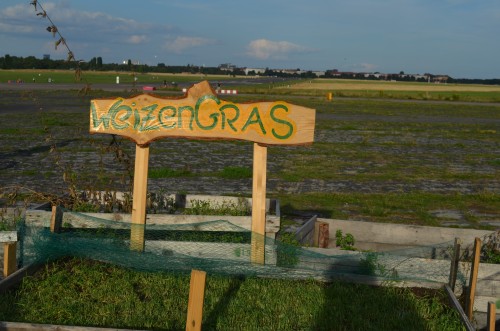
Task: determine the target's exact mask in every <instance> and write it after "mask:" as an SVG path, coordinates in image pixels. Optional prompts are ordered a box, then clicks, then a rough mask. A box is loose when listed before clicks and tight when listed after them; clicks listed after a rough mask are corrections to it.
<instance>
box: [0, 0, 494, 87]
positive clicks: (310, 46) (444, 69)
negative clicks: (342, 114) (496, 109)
mask: <svg viewBox="0 0 500 331" xmlns="http://www.w3.org/2000/svg"><path fill="white" fill-rule="evenodd" d="M31 1H32V0H18V1H14V0H1V2H0V55H4V54H10V55H15V56H28V55H35V56H36V57H41V56H42V55H43V54H50V55H51V57H52V58H53V59H59V58H61V59H63V58H66V51H65V50H64V48H63V47H59V49H58V50H55V47H54V42H55V41H56V39H53V38H52V34H51V33H49V32H47V31H46V30H45V29H46V27H47V26H49V24H48V21H47V20H46V19H43V18H41V17H39V16H36V12H35V10H34V7H33V6H31V5H30V4H29V3H30V2H31ZM41 4H42V6H43V7H44V9H45V10H46V11H47V13H48V15H49V16H50V17H51V18H52V20H53V21H54V23H55V25H56V26H57V27H58V28H59V30H60V32H61V33H62V35H63V36H64V37H65V38H66V40H67V43H68V45H69V47H70V48H71V49H72V50H73V52H74V53H75V56H76V58H77V59H83V60H86V61H88V60H90V59H91V58H92V57H94V56H101V57H102V58H103V61H104V62H121V61H123V60H127V59H132V60H138V61H140V62H141V63H146V64H150V65H155V64H157V63H160V62H161V63H165V64H167V65H186V64H195V65H205V66H217V65H219V64H221V63H228V62H230V63H233V64H235V65H237V66H241V67H243V66H246V67H256V68H265V67H269V68H300V69H305V70H326V69H339V70H341V71H361V72H375V71H379V72H385V73H398V72H400V71H404V72H406V73H415V74H417V73H426V72H429V73H433V74H449V75H451V76H452V77H454V78H500V60H498V59H499V58H500V42H499V36H498V35H499V33H500V1H499V0H309V1H304V0H252V1H248V0H246V1H240V0H233V1H221V0H212V1H202V0H198V1H194V0H183V1H180V0H142V1H137V0H133V1H129V0H120V1H111V0H100V1H97V0H85V1H71V0H61V1H59V0H52V1H41Z"/></svg>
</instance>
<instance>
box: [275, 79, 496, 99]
mask: <svg viewBox="0 0 500 331" xmlns="http://www.w3.org/2000/svg"><path fill="white" fill-rule="evenodd" d="M278 89H279V90H281V92H285V91H288V93H292V94H293V93H295V92H297V91H300V92H299V93H302V94H303V93H307V94H312V95H325V94H326V93H332V94H333V95H334V97H335V96H337V97H355V98H371V99H373V98H376V99H408V100H435V101H466V102H500V86H497V85H464V84H443V83H440V84H436V83H419V82H393V81H360V80H348V79H321V80H319V79H318V80H312V81H309V80H306V81H302V82H301V83H299V84H293V85H289V84H282V85H280V87H279V88H278Z"/></svg>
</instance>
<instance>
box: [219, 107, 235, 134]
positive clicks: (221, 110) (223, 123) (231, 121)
mask: <svg viewBox="0 0 500 331" xmlns="http://www.w3.org/2000/svg"><path fill="white" fill-rule="evenodd" d="M226 109H234V111H235V113H234V117H233V118H228V119H227V124H228V125H229V126H230V127H231V129H232V130H233V131H234V132H238V130H237V129H236V128H235V127H234V125H233V123H234V122H236V121H237V120H238V118H239V117H240V110H239V109H238V107H236V105H235V104H227V105H224V106H222V107H221V108H220V112H221V114H222V118H221V121H222V130H224V128H225V127H226V112H225V110H226Z"/></svg>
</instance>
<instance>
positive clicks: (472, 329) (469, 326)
mask: <svg viewBox="0 0 500 331" xmlns="http://www.w3.org/2000/svg"><path fill="white" fill-rule="evenodd" d="M444 289H445V291H446V294H448V298H449V299H450V302H451V304H452V306H453V308H455V310H456V311H457V312H458V314H459V315H460V319H461V320H462V323H463V325H464V326H465V328H466V329H467V331H476V328H475V327H474V325H472V322H471V321H470V320H469V318H468V317H467V315H466V314H465V312H464V310H463V309H462V306H460V302H458V300H457V297H456V296H455V293H453V291H452V289H451V287H450V286H449V285H448V284H446V285H445V286H444Z"/></svg>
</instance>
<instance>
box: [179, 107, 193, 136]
mask: <svg viewBox="0 0 500 331" xmlns="http://www.w3.org/2000/svg"><path fill="white" fill-rule="evenodd" d="M184 110H189V111H190V112H191V118H190V120H189V129H190V130H191V131H193V117H194V110H193V107H191V106H182V107H179V114H178V116H177V118H178V120H177V127H178V128H181V129H182V112H183V111H184Z"/></svg>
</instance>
